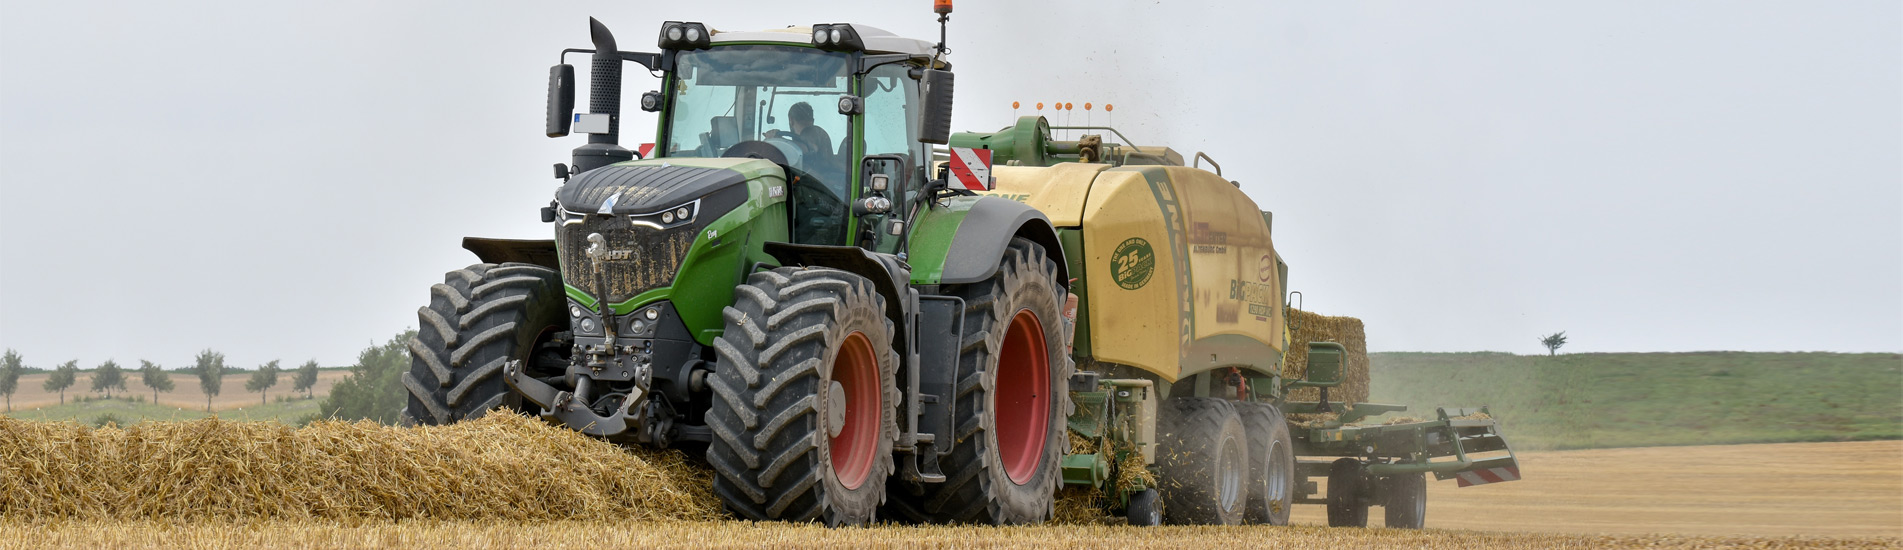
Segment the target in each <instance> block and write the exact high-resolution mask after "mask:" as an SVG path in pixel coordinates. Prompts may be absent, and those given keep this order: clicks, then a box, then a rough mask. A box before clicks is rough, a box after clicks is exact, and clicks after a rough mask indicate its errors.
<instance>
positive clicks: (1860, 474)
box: [1294, 432, 1903, 537]
mask: <svg viewBox="0 0 1903 550" xmlns="http://www.w3.org/2000/svg"><path fill="white" fill-rule="evenodd" d="M1509 436H1511V432H1509ZM1520 471H1521V472H1522V473H1523V474H1524V475H1525V478H1524V479H1523V480H1522V481H1515V482H1512V483H1498V484H1493V485H1483V486H1479V487H1468V488H1464V489H1463V488H1459V487H1456V486H1455V484H1454V482H1452V481H1443V482H1429V483H1428V486H1427V494H1428V497H1427V527H1429V528H1442V529H1484V530H1489V531H1540V532H1571V533H1618V534H1639V533H1677V534H1683V535H1706V536H1721V535H1729V536H1737V535H1756V536H1792V535H1810V536H1885V537H1903V441H1853V442H1841V443H1772V444H1756V445H1711V446H1699V447H1643V448H1631V449H1589V450H1578V451H1548V452H1531V453H1521V454H1520ZM1322 483H1323V485H1326V483H1327V482H1326V481H1323V482H1322ZM1370 514H1371V516H1372V519H1370V520H1369V521H1370V523H1376V524H1378V523H1379V522H1380V514H1381V512H1380V510H1375V511H1372V512H1370ZM1294 522H1296V523H1306V524H1315V525H1325V524H1327V519H1326V516H1325V514H1324V513H1323V510H1322V508H1321V507H1319V506H1296V507H1295V516H1294Z"/></svg>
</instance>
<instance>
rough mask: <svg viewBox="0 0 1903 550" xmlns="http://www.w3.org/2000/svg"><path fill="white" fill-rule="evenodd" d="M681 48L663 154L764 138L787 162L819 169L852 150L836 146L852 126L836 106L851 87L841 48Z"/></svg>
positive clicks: (713, 149) (716, 152) (715, 150)
mask: <svg viewBox="0 0 1903 550" xmlns="http://www.w3.org/2000/svg"><path fill="white" fill-rule="evenodd" d="M679 55H680V57H679V58H678V60H677V65H676V69H675V81H674V82H675V83H674V105H673V109H672V111H671V117H670V121H669V128H670V130H669V132H668V139H667V156H670V157H718V156H723V155H727V153H728V152H729V151H730V150H732V149H733V148H734V146H735V145H739V144H741V143H745V142H748V141H765V142H768V144H769V145H772V146H773V148H774V149H776V150H778V151H779V152H780V153H781V154H782V155H784V156H786V159H785V160H786V161H787V162H786V164H788V165H790V166H793V167H795V168H799V169H802V170H805V171H808V172H823V171H828V169H829V168H833V167H829V166H827V165H826V163H828V162H837V160H838V157H840V156H841V155H842V153H843V154H850V153H851V151H843V152H842V151H839V148H840V147H839V146H840V143H841V141H842V140H844V139H845V137H846V136H847V135H848V132H849V130H850V129H851V128H850V120H849V119H848V118H847V117H846V116H844V115H841V114H839V110H838V107H837V103H838V101H839V97H840V96H843V95H847V94H848V93H849V92H850V90H849V88H848V87H847V86H848V83H849V82H850V77H851V73H850V72H849V71H848V70H847V68H846V61H847V56H846V54H843V53H837V52H826V51H821V50H815V49H812V48H800V47H789V46H725V47H720V48H715V49H711V50H700V51H688V52H681V53H680V54H679ZM757 147H758V146H757V145H756V146H752V147H749V148H747V149H748V150H751V149H754V148H757ZM728 156H746V155H740V154H736V155H728Z"/></svg>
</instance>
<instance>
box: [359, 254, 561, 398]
mask: <svg viewBox="0 0 1903 550" xmlns="http://www.w3.org/2000/svg"><path fill="white" fill-rule="evenodd" d="M563 303H564V302H563V295H562V279H561V276H560V275H559V274H557V273H556V272H555V270H552V269H549V268H546V267H542V266H539V265H531V264H516V263H509V264H501V265H496V264H477V265H472V266H469V267H467V268H464V269H458V270H456V271H451V272H449V274H448V275H445V276H444V277H443V282H442V283H441V284H437V285H435V286H431V287H430V303H429V305H428V306H424V307H423V308H421V309H418V310H417V317H418V319H419V324H420V325H421V326H419V327H417V331H416V337H415V338H411V339H410V342H409V350H410V371H409V372H406V373H403V378H402V382H403V387H404V389H406V390H408V393H409V396H408V398H409V400H408V403H407V404H406V406H405V407H404V408H403V411H402V412H401V413H399V414H398V417H399V418H398V419H397V420H398V422H399V423H401V424H405V425H415V424H431V425H440V424H449V423H453V422H459V421H463V420H472V419H475V418H477V417H480V416H482V415H483V414H485V413H487V412H489V411H490V410H493V409H495V408H497V407H510V408H514V407H518V406H520V396H517V395H515V394H514V393H513V392H510V391H509V388H508V386H507V385H505V384H503V382H502V376H501V374H502V366H503V364H505V363H507V362H509V361H511V360H524V361H526V360H528V358H529V355H530V354H531V353H533V352H534V351H535V349H536V348H537V346H538V345H539V344H541V343H543V342H544V341H546V340H547V339H548V338H549V337H550V336H551V335H553V334H554V333H555V332H556V331H559V330H565V329H566V327H567V323H568V318H567V317H566V316H564V315H563V314H562V304H563Z"/></svg>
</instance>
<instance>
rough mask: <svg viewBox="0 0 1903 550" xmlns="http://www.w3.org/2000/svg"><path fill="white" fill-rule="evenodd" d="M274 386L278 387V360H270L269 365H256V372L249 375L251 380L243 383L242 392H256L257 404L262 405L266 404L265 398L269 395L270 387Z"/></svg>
mask: <svg viewBox="0 0 1903 550" xmlns="http://www.w3.org/2000/svg"><path fill="white" fill-rule="evenodd" d="M276 385H278V360H276V359H272V360H271V362H269V363H265V364H262V365H258V370H257V371H254V372H252V373H251V379H250V380H246V381H245V383H244V391H251V392H258V404H259V405H263V404H265V403H268V401H266V400H265V396H267V395H269V394H270V390H271V386H276Z"/></svg>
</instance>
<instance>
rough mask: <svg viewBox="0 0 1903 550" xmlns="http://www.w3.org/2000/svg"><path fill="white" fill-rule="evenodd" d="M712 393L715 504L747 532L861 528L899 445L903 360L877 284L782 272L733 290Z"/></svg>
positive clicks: (822, 272)
mask: <svg viewBox="0 0 1903 550" xmlns="http://www.w3.org/2000/svg"><path fill="white" fill-rule="evenodd" d="M724 316H725V318H726V331H725V332H724V333H723V334H722V335H721V336H720V338H719V339H717V340H715V341H714V351H715V353H716V354H717V355H718V356H719V359H718V361H717V363H716V364H715V368H714V373H713V376H710V377H708V379H707V385H708V387H709V388H710V389H712V390H713V394H714V403H713V408H712V409H710V410H709V411H708V414H707V427H708V428H710V429H712V430H713V432H714V439H713V442H712V443H711V444H710V445H708V447H707V461H708V462H709V463H710V464H712V465H713V467H714V471H715V472H716V475H715V476H714V493H715V494H717V495H719V496H720V499H721V501H722V502H724V503H725V504H726V506H727V509H728V510H731V511H733V512H734V514H736V515H739V516H741V517H744V518H747V519H752V520H770V519H780V520H788V521H822V522H825V523H826V524H827V525H832V526H839V525H866V524H870V523H872V522H873V521H874V520H875V519H876V517H875V516H876V511H877V509H878V506H879V503H880V501H882V500H884V496H885V484H886V478H887V477H889V476H890V475H891V474H892V443H893V441H894V440H896V439H897V438H898V431H899V427H898V413H897V410H896V407H897V406H898V402H899V389H898V385H897V380H896V379H897V376H898V364H899V358H898V353H897V352H896V351H894V350H893V348H892V334H893V330H892V322H891V321H890V320H888V319H886V316H885V301H884V299H882V298H881V297H880V296H879V294H878V293H877V292H875V291H874V290H873V287H872V282H871V281H868V280H866V279H865V278H864V277H860V276H858V275H854V274H851V273H847V272H844V271H839V270H834V269H823V268H804V269H802V268H791V267H783V268H779V269H775V270H773V271H768V272H762V273H755V274H753V275H752V276H751V277H748V278H747V282H746V284H743V285H740V286H739V287H736V288H735V289H734V305H733V306H732V307H728V308H726V310H725V311H724Z"/></svg>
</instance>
